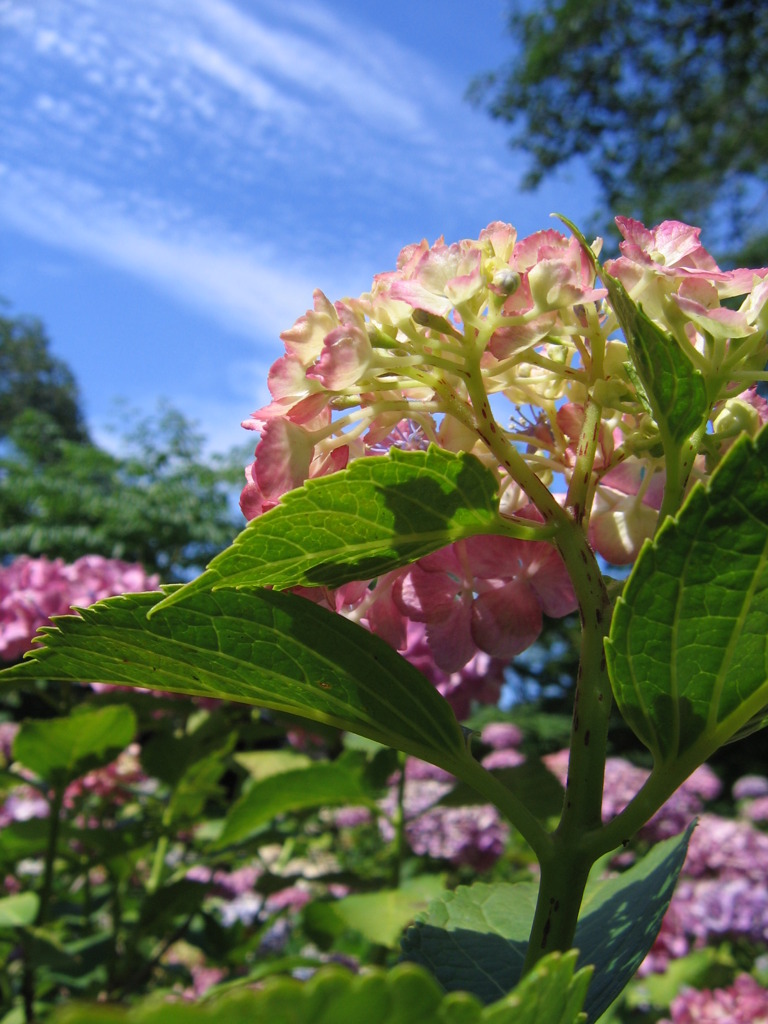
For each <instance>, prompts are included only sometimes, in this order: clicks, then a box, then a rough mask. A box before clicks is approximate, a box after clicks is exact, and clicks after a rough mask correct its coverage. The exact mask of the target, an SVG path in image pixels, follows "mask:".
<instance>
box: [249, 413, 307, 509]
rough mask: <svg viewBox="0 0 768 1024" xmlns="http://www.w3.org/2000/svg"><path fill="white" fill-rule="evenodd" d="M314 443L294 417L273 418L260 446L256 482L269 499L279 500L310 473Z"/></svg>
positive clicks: (264, 432)
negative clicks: (292, 421)
mask: <svg viewBox="0 0 768 1024" xmlns="http://www.w3.org/2000/svg"><path fill="white" fill-rule="evenodd" d="M313 451H314V445H313V443H312V439H311V438H310V436H309V435H308V434H307V433H306V431H305V430H303V429H302V427H300V426H298V425H297V424H295V423H291V421H290V420H287V419H280V420H270V422H269V423H267V425H266V426H265V427H264V430H263V432H262V435H261V441H259V444H258V446H257V448H256V483H257V484H258V486H259V488H260V489H261V492H262V494H263V495H264V497H265V498H266V499H271V500H276V499H278V498H280V497H282V495H283V494H285V493H286V491H292V490H293V489H294V488H296V487H300V486H301V485H302V484H303V483H304V481H305V480H306V479H307V477H308V476H309V464H310V462H311V461H312V454H313Z"/></svg>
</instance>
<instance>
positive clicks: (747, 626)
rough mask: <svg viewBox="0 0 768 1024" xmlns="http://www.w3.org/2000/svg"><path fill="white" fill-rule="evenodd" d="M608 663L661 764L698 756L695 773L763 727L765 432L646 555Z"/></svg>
mask: <svg viewBox="0 0 768 1024" xmlns="http://www.w3.org/2000/svg"><path fill="white" fill-rule="evenodd" d="M606 653H607V657H608V669H609V672H610V676H611V682H612V685H613V690H614V693H615V695H616V701H617V703H618V706H619V708H620V710H621V713H622V714H623V715H624V717H625V718H626V720H627V721H628V723H629V724H630V725H631V727H632V728H633V730H634V731H635V733H636V735H637V736H638V737H639V738H640V739H641V740H642V742H643V743H645V744H646V746H647V747H648V748H649V749H650V750H651V751H652V752H653V754H654V757H655V760H656V762H657V763H658V764H665V763H669V762H672V761H673V760H674V759H675V758H678V757H680V756H682V755H684V754H686V752H688V751H691V750H692V748H694V746H695V750H694V751H693V752H692V753H691V754H690V757H691V766H692V767H695V763H700V762H701V761H703V760H705V759H706V757H708V756H709V754H710V753H711V752H712V751H714V750H715V749H717V747H719V746H721V745H722V744H723V743H724V742H726V741H727V740H728V739H730V738H731V737H732V736H734V735H736V734H737V733H738V732H739V730H742V729H744V728H751V727H753V726H754V725H755V724H756V723H757V724H760V723H763V722H765V720H766V719H765V717H764V716H762V717H761V712H762V711H763V709H764V708H765V707H766V705H768V430H766V429H764V430H763V431H762V432H761V433H760V434H759V435H758V437H757V438H756V439H755V440H754V441H751V440H750V439H749V438H747V437H742V438H741V439H739V440H738V441H737V442H736V443H735V444H734V445H733V447H732V448H731V450H730V451H729V452H728V454H727V455H726V456H725V458H724V459H723V461H722V462H721V463H720V465H719V466H718V468H717V469H716V471H715V472H714V473H713V475H712V477H711V478H710V480H709V483H708V485H707V486H706V487H703V486H700V485H699V486H697V487H695V488H694V489H693V490H692V492H691V494H690V495H689V497H688V499H687V500H686V502H685V504H684V505H683V507H682V508H681V510H680V512H679V513H678V515H677V516H676V517H675V518H674V519H669V520H667V521H666V522H665V523H664V525H663V526H662V527H661V529H660V530H659V532H658V534H657V536H656V537H655V538H654V540H653V542H652V543H651V542H648V543H647V544H646V545H645V546H644V547H643V549H642V551H641V553H640V556H639V558H638V560H637V562H636V564H635V567H634V569H633V571H632V574H631V576H630V578H629V580H628V582H627V584H626V587H625V589H624V593H623V596H622V597H621V598H620V600H619V601H618V603H617V606H616V610H615V613H614V617H613V623H612V627H611V634H610V639H609V641H608V642H607V644H606ZM756 716H757V717H756ZM694 753H695V754H696V756H695V757H694V756H693V755H694Z"/></svg>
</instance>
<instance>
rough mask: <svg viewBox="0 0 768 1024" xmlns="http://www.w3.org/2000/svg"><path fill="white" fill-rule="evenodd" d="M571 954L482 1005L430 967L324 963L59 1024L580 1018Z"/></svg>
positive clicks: (85, 1009) (511, 1022)
mask: <svg viewBox="0 0 768 1024" xmlns="http://www.w3.org/2000/svg"><path fill="white" fill-rule="evenodd" d="M574 964H575V957H574V956H573V954H570V953H569V954H566V955H564V956H558V955H557V954H554V955H552V956H551V957H548V958H547V959H546V960H543V961H542V962H541V963H540V964H539V965H537V967H536V968H535V970H534V971H532V972H531V974H530V975H529V976H527V977H526V978H525V980H524V981H523V982H522V983H521V984H520V986H519V987H518V988H517V990H516V991H515V992H514V993H511V994H510V995H508V996H506V997H505V998H504V999H501V1000H500V1001H499V1002H498V1003H495V1004H494V1005H493V1006H486V1007H484V1006H482V1005H481V1004H480V1003H479V1002H478V1001H477V999H475V998H474V997H473V996H471V995H467V994H466V993H460V992H454V993H450V994H448V995H446V994H445V993H444V992H443V991H441V989H440V987H439V986H438V985H437V984H436V983H435V981H434V979H433V978H431V977H430V976H429V975H428V974H427V973H426V972H425V971H424V970H422V969H421V968H419V967H416V966H415V965H413V964H400V965H399V966H397V967H395V968H394V969H393V970H391V971H387V972H385V971H383V970H380V969H376V968H374V969H371V970H369V971H366V973H365V974H362V975H354V974H351V973H350V972H349V971H345V970H343V969H342V968H339V967H326V968H322V969H321V970H320V971H318V972H317V974H316V975H315V976H314V977H313V978H311V979H310V980H309V981H308V982H300V981H296V980H294V979H293V978H269V979H268V980H267V981H266V982H265V983H264V986H263V988H262V989H260V990H259V991H239V992H237V991H236V992H232V993H230V994H228V995H226V996H223V997H221V998H220V999H213V1000H206V1003H205V1005H203V1006H194V1005H190V1004H189V1003H184V1002H180V1003H170V1002H167V1001H164V1002H162V1003H158V1002H157V1001H155V1003H154V1005H153V1004H152V1003H149V1004H148V1005H144V1006H141V1005H139V1006H134V1007H131V1008H130V1009H127V1010H125V1009H116V1008H115V1009H113V1008H110V1007H106V1006H72V1005H70V1006H66V1007H63V1008H61V1009H59V1010H58V1011H57V1012H56V1013H55V1014H54V1016H53V1018H52V1020H53V1024H255V1022H256V1021H269V1024H577V1022H578V1021H579V1020H580V1019H582V1018H581V1014H580V1010H581V1006H582V1003H583V1001H584V993H585V991H586V988H587V984H588V983H589V975H588V972H584V971H579V972H578V973H574Z"/></svg>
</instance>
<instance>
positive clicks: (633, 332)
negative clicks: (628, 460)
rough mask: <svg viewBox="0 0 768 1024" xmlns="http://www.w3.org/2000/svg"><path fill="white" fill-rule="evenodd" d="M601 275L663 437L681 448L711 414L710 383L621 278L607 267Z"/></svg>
mask: <svg viewBox="0 0 768 1024" xmlns="http://www.w3.org/2000/svg"><path fill="white" fill-rule="evenodd" d="M600 276H601V277H602V280H603V282H604V284H605V286H606V288H607V289H608V296H609V298H610V300H611V305H612V306H613V309H614V312H615V313H616V316H617V317H618V319H619V323H620V324H621V327H622V330H623V331H624V336H625V337H626V339H627V346H628V348H629V352H630V355H631V356H632V362H633V365H634V367H635V369H636V370H637V372H638V374H639V375H640V379H641V381H642V383H643V387H644V389H645V396H646V397H647V400H648V401H649V402H650V405H651V408H652V410H653V418H654V419H655V420H656V423H657V425H658V427H659V430H660V432H661V435H662V438H665V439H669V441H670V442H672V443H673V444H675V445H677V446H678V447H680V446H681V445H682V443H683V442H684V441H686V440H687V439H688V438H689V437H690V436H691V434H693V433H694V432H695V431H696V430H698V428H699V427H700V426H701V425H702V424H703V423H704V421H705V420H706V418H707V416H708V415H709V409H710V402H709V396H708V395H707V385H706V381H705V380H704V377H703V375H702V374H701V372H700V371H699V370H697V369H696V368H695V367H694V365H693V363H692V362H691V360H690V358H689V357H688V356H687V355H686V354H685V352H683V350H682V349H681V347H680V345H679V343H678V342H677V340H676V339H675V338H674V337H673V336H672V335H671V334H668V333H667V332H666V331H663V330H662V329H661V328H660V327H659V326H658V325H657V324H655V323H654V322H653V320H651V318H650V317H649V316H648V315H647V314H646V313H644V312H643V310H642V308H641V307H640V306H637V305H636V304H635V303H634V302H633V301H632V299H631V298H630V297H629V295H628V293H627V290H626V289H625V287H624V285H623V284H622V283H621V281H619V280H617V279H616V278H615V277H611V275H610V274H608V273H606V272H605V270H601V271H600ZM641 402H642V398H641Z"/></svg>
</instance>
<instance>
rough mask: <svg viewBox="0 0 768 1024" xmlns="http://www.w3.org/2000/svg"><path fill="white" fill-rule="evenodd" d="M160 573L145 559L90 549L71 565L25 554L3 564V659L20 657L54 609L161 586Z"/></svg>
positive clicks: (0, 649)
mask: <svg viewBox="0 0 768 1024" xmlns="http://www.w3.org/2000/svg"><path fill="white" fill-rule="evenodd" d="M158 584H159V578H158V577H157V576H149V575H147V573H146V572H145V571H144V569H143V568H142V567H141V566H140V565H133V564H129V563H128V562H122V561H119V560H118V559H114V558H104V557H102V556H101V555H85V556H83V558H78V559H77V561H75V562H72V563H71V564H70V565H67V564H65V563H64V562H63V561H62V560H61V559H60V558H57V559H55V560H49V559H47V558H30V557H29V556H28V555H22V556H21V557H20V558H17V559H15V560H14V561H13V562H11V564H10V565H8V566H4V567H2V568H0V659H1V660H5V661H15V660H16V658H20V657H21V655H22V654H23V653H24V652H25V651H28V650H29V648H30V647H31V646H32V638H33V637H34V635H35V633H36V632H37V630H38V628H39V627H40V626H44V625H46V623H47V622H48V621H49V620H50V618H51V616H52V615H66V614H67V613H68V612H69V611H70V608H72V607H73V606H76V607H78V608H87V607H88V606H89V605H92V604H94V603H95V602H96V601H101V600H102V599H103V598H105V597H112V596H114V595H116V594H125V593H140V592H141V591H144V590H156V589H157V587H158Z"/></svg>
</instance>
